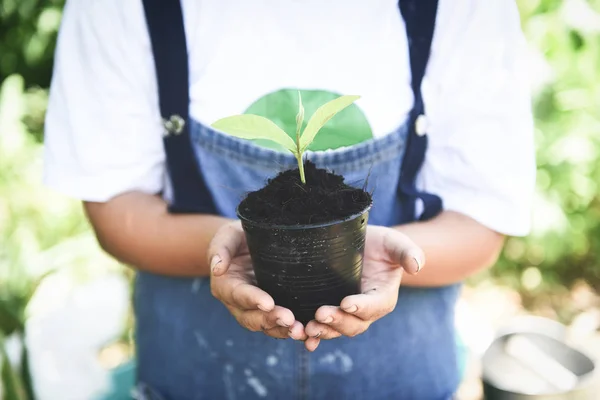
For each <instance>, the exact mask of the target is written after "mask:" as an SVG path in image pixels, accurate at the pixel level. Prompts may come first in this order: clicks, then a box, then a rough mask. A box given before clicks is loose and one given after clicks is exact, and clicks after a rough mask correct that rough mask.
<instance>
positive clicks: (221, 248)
mask: <svg viewBox="0 0 600 400" xmlns="http://www.w3.org/2000/svg"><path fill="white" fill-rule="evenodd" d="M245 245H246V236H245V234H244V230H243V229H242V226H241V224H240V223H239V222H237V221H236V222H233V223H230V224H227V225H225V226H223V227H222V228H221V229H219V230H218V231H217V233H216V234H215V236H214V237H213V239H212V241H211V243H210V246H209V248H208V262H209V263H210V270H211V273H212V274H213V275H214V276H221V275H223V274H224V273H225V272H226V271H227V269H228V268H229V265H230V264H231V259H232V258H233V257H235V256H236V254H238V252H239V251H240V250H241V248H242V247H243V246H245Z"/></svg>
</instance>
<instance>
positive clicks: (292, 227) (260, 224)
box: [235, 201, 373, 231]
mask: <svg viewBox="0 0 600 400" xmlns="http://www.w3.org/2000/svg"><path fill="white" fill-rule="evenodd" d="M372 207H373V201H371V202H370V203H369V205H367V206H366V207H365V208H363V209H362V211H360V212H358V213H354V214H352V215H349V216H347V217H344V218H341V219H336V220H333V221H330V222H322V223H318V224H304V225H277V224H268V223H265V222H255V221H253V220H251V219H249V218H246V217H244V216H243V215H242V214H241V213H240V206H239V205H238V206H237V207H236V209H235V213H236V215H237V217H238V218H239V219H240V220H241V221H242V222H244V223H247V224H249V225H252V226H254V227H257V228H263V229H279V230H290V231H293V230H300V229H316V228H327V227H330V226H333V225H338V224H341V223H344V222H348V221H351V220H354V219H356V218H359V217H360V216H361V215H364V214H365V213H367V212H368V211H369V210H371V208H372Z"/></svg>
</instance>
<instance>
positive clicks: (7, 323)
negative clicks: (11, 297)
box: [0, 299, 24, 336]
mask: <svg viewBox="0 0 600 400" xmlns="http://www.w3.org/2000/svg"><path fill="white" fill-rule="evenodd" d="M19 314H20V310H18V309H16V305H15V304H13V303H11V302H9V301H3V300H2V299H0V334H5V335H7V336H8V335H12V334H13V332H14V331H16V330H23V329H24V326H23V322H22V320H21V319H20V318H19Z"/></svg>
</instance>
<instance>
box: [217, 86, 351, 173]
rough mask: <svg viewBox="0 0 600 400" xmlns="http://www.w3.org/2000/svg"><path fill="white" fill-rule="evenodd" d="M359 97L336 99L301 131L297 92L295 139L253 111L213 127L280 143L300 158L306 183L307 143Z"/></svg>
mask: <svg viewBox="0 0 600 400" xmlns="http://www.w3.org/2000/svg"><path fill="white" fill-rule="evenodd" d="M359 98H360V96H353V95H352V96H350V95H348V96H340V97H338V98H336V99H333V100H331V101H329V102H327V103H325V104H323V105H322V106H321V107H319V108H318V109H317V111H315V113H314V114H313V115H312V116H311V118H310V120H309V121H308V123H307V124H306V127H305V128H304V131H302V124H303V123H304V106H303V105H302V96H301V95H300V92H298V114H297V115H296V140H295V141H294V140H293V139H292V138H291V137H290V135H288V134H287V133H286V132H285V131H284V130H283V129H281V128H280V127H279V126H277V125H276V124H275V123H274V122H273V121H271V120H269V119H268V118H265V117H261V116H259V115H253V114H242V115H234V116H231V117H225V118H221V119H220V120H218V121H217V122H215V123H213V124H212V125H211V126H212V127H213V128H215V129H218V130H220V131H223V132H225V133H227V134H229V135H232V136H235V137H238V138H241V139H248V140H254V139H267V140H270V141H273V142H275V143H278V144H280V145H281V146H283V147H285V148H286V149H288V150H289V151H291V152H292V154H294V156H295V157H296V160H298V170H299V171H300V180H301V181H302V183H306V178H305V177H304V162H303V155H304V152H305V151H306V149H307V148H308V146H309V145H310V144H311V143H312V141H313V140H314V139H315V137H316V136H317V133H318V132H319V130H320V129H321V128H322V127H323V126H324V125H325V124H326V123H327V122H328V121H329V120H330V119H331V118H333V117H334V116H335V115H336V114H337V113H339V112H340V111H342V110H343V109H345V108H346V107H348V106H350V105H351V104H352V103H354V102H355V101H356V100H357V99H359Z"/></svg>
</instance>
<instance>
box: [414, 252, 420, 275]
mask: <svg viewBox="0 0 600 400" xmlns="http://www.w3.org/2000/svg"><path fill="white" fill-rule="evenodd" d="M413 259H414V260H415V262H416V263H417V272H416V273H417V274H418V273H419V271H421V260H419V257H416V256H413Z"/></svg>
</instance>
